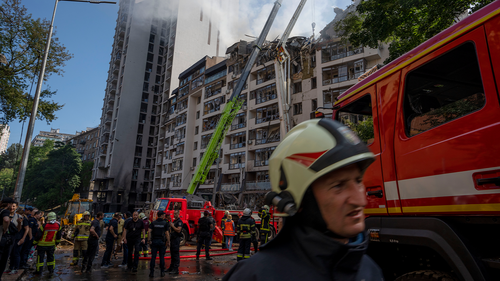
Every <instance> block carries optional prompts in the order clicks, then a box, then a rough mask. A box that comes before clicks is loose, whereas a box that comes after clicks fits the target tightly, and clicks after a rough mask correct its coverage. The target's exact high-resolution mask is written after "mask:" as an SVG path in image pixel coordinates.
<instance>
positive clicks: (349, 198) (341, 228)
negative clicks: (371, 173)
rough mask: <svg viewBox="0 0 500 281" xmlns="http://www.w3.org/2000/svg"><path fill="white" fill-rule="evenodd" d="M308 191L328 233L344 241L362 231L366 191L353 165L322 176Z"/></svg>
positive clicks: (359, 173)
mask: <svg viewBox="0 0 500 281" xmlns="http://www.w3.org/2000/svg"><path fill="white" fill-rule="evenodd" d="M311 189H312V192H313V194H314V197H315V198H316V201H317V202H318V205H319V209H320V211H321V215H322V216H323V219H324V220H325V222H326V225H327V228H328V229H329V230H330V231H332V232H334V233H336V234H338V235H341V236H344V237H355V236H356V235H358V233H360V232H362V231H364V229H365V215H364V213H363V210H364V208H365V206H366V204H367V200H366V190H365V186H364V184H363V178H362V175H361V171H360V170H359V168H358V166H357V165H350V166H347V167H345V168H342V169H339V170H336V171H333V172H331V173H329V174H326V175H325V176H323V177H321V178H319V179H317V180H316V181H315V182H314V183H313V184H312V185H311Z"/></svg>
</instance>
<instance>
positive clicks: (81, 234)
mask: <svg viewBox="0 0 500 281" xmlns="http://www.w3.org/2000/svg"><path fill="white" fill-rule="evenodd" d="M76 227H77V228H78V234H77V235H76V237H75V239H76V240H80V241H86V240H88V239H89V235H90V220H88V221H84V220H83V219H82V220H80V221H79V222H78V223H77V224H76Z"/></svg>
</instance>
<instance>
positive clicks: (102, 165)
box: [97, 161, 106, 169]
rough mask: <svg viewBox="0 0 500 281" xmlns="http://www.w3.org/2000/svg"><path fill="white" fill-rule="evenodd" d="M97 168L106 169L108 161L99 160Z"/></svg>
mask: <svg viewBox="0 0 500 281" xmlns="http://www.w3.org/2000/svg"><path fill="white" fill-rule="evenodd" d="M97 168H99V169H106V163H105V162H104V161H99V164H98V165H97Z"/></svg>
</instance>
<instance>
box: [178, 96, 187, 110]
mask: <svg viewBox="0 0 500 281" xmlns="http://www.w3.org/2000/svg"><path fill="white" fill-rule="evenodd" d="M187 107H188V99H183V100H182V101H179V102H178V103H177V110H178V111H182V110H184V109H186V108H187Z"/></svg>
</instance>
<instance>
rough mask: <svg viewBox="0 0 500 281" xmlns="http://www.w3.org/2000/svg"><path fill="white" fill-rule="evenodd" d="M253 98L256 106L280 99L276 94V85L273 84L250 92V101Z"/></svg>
mask: <svg viewBox="0 0 500 281" xmlns="http://www.w3.org/2000/svg"><path fill="white" fill-rule="evenodd" d="M252 97H255V104H259V103H263V102H266V101H270V100H273V99H276V98H277V97H278V95H277V94H276V84H275V83H273V84H271V85H269V86H266V87H263V88H260V89H257V90H255V91H252V92H250V99H252Z"/></svg>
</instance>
